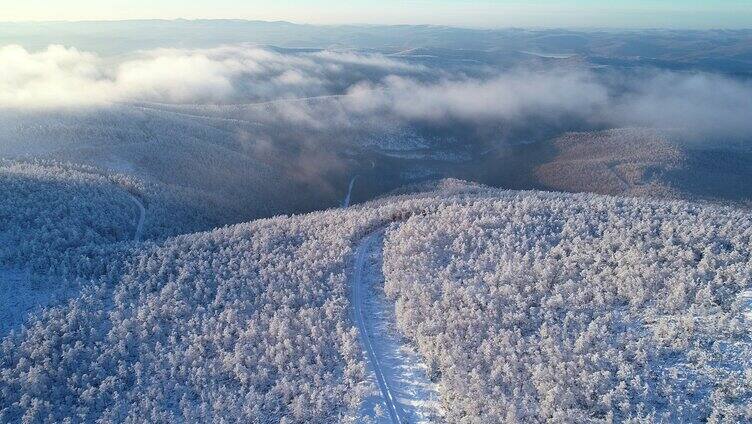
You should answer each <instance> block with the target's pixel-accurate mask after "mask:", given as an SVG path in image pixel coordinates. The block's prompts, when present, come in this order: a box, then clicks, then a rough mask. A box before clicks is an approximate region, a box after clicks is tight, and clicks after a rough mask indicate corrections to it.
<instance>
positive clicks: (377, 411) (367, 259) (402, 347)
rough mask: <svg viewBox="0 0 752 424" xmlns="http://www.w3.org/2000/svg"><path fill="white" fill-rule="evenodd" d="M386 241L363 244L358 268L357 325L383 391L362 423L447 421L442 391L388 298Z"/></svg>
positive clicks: (368, 402) (378, 238)
mask: <svg viewBox="0 0 752 424" xmlns="http://www.w3.org/2000/svg"><path fill="white" fill-rule="evenodd" d="M383 237H384V233H383V231H378V232H376V233H373V234H371V235H369V236H367V237H366V238H364V239H363V240H362V241H361V242H360V244H359V245H358V249H357V251H356V255H355V266H354V269H353V304H354V312H355V322H356V324H357V326H358V331H359V332H360V338H361V343H362V344H363V347H364V350H365V355H366V357H367V358H368V365H369V369H370V370H371V371H372V372H373V380H374V382H375V383H376V384H375V386H378V390H374V391H373V392H372V393H370V394H369V395H368V396H367V397H366V398H365V399H364V401H363V404H362V405H361V408H360V411H359V414H358V422H376V423H429V422H437V421H441V409H440V402H439V395H438V388H437V386H436V385H435V384H434V383H432V382H431V380H430V379H429V378H428V375H427V367H426V366H425V364H423V363H422V361H421V358H420V356H419V355H418V353H417V352H415V351H414V350H413V349H412V348H411V347H410V346H408V345H407V343H405V342H404V341H403V340H402V338H401V337H400V335H399V334H398V332H397V330H396V328H395V324H394V323H395V313H394V305H393V304H391V302H389V301H387V299H386V298H385V297H384V293H383V285H384V275H383V273H382V261H383V259H382V246H383Z"/></svg>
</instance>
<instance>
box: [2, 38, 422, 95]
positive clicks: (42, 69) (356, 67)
mask: <svg viewBox="0 0 752 424" xmlns="http://www.w3.org/2000/svg"><path fill="white" fill-rule="evenodd" d="M0 63H3V64H4V70H3V73H0V107H4V108H27V109H45V108H47V109H48V108H57V107H61V106H66V107H71V106H92V105H103V104H111V103H116V102H124V101H154V102H168V103H222V102H231V101H244V100H248V99H254V100H269V99H274V98H280V97H282V98H284V97H298V96H301V95H303V96H305V95H308V96H313V95H321V94H325V93H327V92H328V91H329V90H332V89H336V88H337V87H336V85H337V83H338V81H339V80H342V79H343V78H342V75H343V74H346V75H350V74H363V73H369V72H372V73H374V74H375V75H379V74H380V73H381V74H386V73H387V72H400V73H408V74H409V73H412V72H417V71H420V70H421V67H418V66H413V65H409V64H406V63H403V62H399V61H395V60H392V59H389V58H386V57H384V56H382V55H368V56H365V55H359V54H355V53H338V52H320V53H308V54H306V53H303V54H295V55H293V54H282V53H277V52H273V51H269V50H263V49H258V48H253V47H220V48H216V49H209V50H176V49H160V50H154V51H149V52H141V53H138V54H136V55H135V57H131V58H129V59H127V60H124V61H120V62H119V63H114V64H113V63H111V61H109V60H106V59H104V58H100V57H98V56H96V55H94V54H92V53H87V52H82V51H79V50H77V49H75V48H67V47H63V46H54V45H53V46H49V47H48V48H47V49H46V50H43V51H39V52H29V51H27V50H26V49H24V48H23V47H21V46H17V45H10V46H5V47H0ZM346 79H347V78H344V80H346Z"/></svg>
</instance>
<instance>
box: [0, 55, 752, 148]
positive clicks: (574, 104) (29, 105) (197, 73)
mask: <svg viewBox="0 0 752 424" xmlns="http://www.w3.org/2000/svg"><path fill="white" fill-rule="evenodd" d="M0 63H3V64H4V66H5V67H4V69H3V72H2V73H0V108H10V109H49V108H58V107H79V106H86V107H91V106H97V105H108V104H113V103H119V102H131V101H135V102H165V103H192V104H206V103H211V104H214V103H220V104H221V103H253V102H262V101H268V100H276V99H294V98H308V97H317V96H326V95H331V94H344V95H343V96H342V97H340V98H338V99H337V101H336V102H328V103H326V104H311V103H305V102H303V103H301V102H290V103H284V102H282V103H279V104H276V105H275V106H274V107H271V108H269V113H270V114H271V113H273V114H274V116H273V117H270V119H272V118H273V119H277V118H280V119H284V120H290V121H295V122H296V123H305V124H307V125H315V126H319V127H320V126H326V125H328V124H329V123H333V122H336V123H337V124H338V125H340V124H342V123H343V122H344V123H347V124H348V125H357V123H358V122H361V121H363V120H364V119H370V120H373V119H374V118H378V119H381V118H383V119H388V120H390V121H393V120H404V121H424V122H453V121H459V122H462V123H468V124H475V123H488V122H492V123H512V124H514V125H517V126H521V125H537V124H551V123H556V124H557V125H561V123H562V122H566V121H567V120H572V121H577V122H586V123H590V124H592V125H595V126H647V127H659V128H683V129H687V130H690V131H694V132H696V133H697V134H703V135H707V134H712V135H714V136H718V135H720V136H726V135H728V136H744V135H746V134H749V133H752V120H750V119H749V114H750V111H752V84H750V83H748V82H744V81H741V80H736V79H732V78H729V77H725V76H721V75H713V74H701V73H676V72H667V71H660V72H659V71H654V72H643V73H641V74H638V75H631V76H629V77H626V76H621V77H619V78H613V76H612V75H611V76H610V77H608V78H606V77H604V76H603V75H601V74H596V73H594V72H592V71H589V70H587V69H585V68H581V69H574V68H566V69H559V70H551V69H547V70H541V69H536V70H531V69H517V70H507V71H503V72H502V71H499V72H496V73H493V72H491V73H489V74H488V76H487V77H484V78H477V77H476V78H471V77H467V76H466V75H464V74H462V73H457V74H456V75H452V74H450V75H448V74H447V73H446V72H445V71H443V70H441V69H431V68H428V67H426V66H424V65H416V64H414V63H411V62H409V61H405V60H397V59H394V58H390V57H387V56H384V55H379V54H368V55H367V54H360V53H355V52H336V51H323V52H278V51H273V50H268V49H259V48H255V47H248V46H228V47H220V48H215V49H206V50H174V49H172V50H154V51H149V52H139V53H135V54H132V55H130V56H129V57H128V58H127V59H124V60H120V61H117V62H113V61H112V60H111V59H106V58H101V57H98V56H96V55H94V54H91V53H87V52H82V51H79V50H76V49H75V48H66V47H62V46H50V47H49V48H47V49H46V50H44V51H39V52H29V51H27V50H25V49H24V48H22V47H19V46H6V47H2V48H0ZM563 126H566V125H563Z"/></svg>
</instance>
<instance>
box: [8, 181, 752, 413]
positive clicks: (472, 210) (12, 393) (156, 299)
mask: <svg viewBox="0 0 752 424" xmlns="http://www.w3.org/2000/svg"><path fill="white" fill-rule="evenodd" d="M131 213H134V212H133V211H132V212H131ZM385 227H389V231H388V233H387V238H386V241H385V254H384V262H383V263H384V265H383V267H384V268H383V269H384V272H385V275H386V278H387V281H386V285H385V290H386V294H387V295H388V296H389V297H390V298H391V299H392V300H393V301H394V302H396V308H395V310H396V317H392V319H396V320H397V324H398V328H399V330H400V331H401V332H402V334H403V335H404V336H405V337H407V339H408V340H409V341H410V342H411V343H414V345H415V346H416V347H417V349H418V352H419V353H420V354H421V356H422V359H423V361H424V362H425V363H426V364H428V366H429V369H430V370H432V376H433V378H434V379H435V380H436V381H437V382H440V383H441V384H440V385H438V387H441V388H443V389H442V392H441V393H440V397H441V401H442V403H443V405H442V408H443V409H445V410H446V411H448V413H449V414H450V415H449V416H448V418H449V421H450V422H458V421H466V422H488V421H505V420H514V419H519V420H523V419H525V420H531V421H532V420H546V419H551V420H559V421H571V420H573V421H599V420H606V419H608V417H611V416H612V417H613V418H614V419H622V418H640V417H643V418H647V419H649V420H650V419H655V420H658V419H660V418H661V417H663V414H669V418H671V419H676V420H681V419H694V418H698V417H708V416H710V415H711V414H716V415H714V416H717V417H718V418H720V419H732V420H733V419H735V418H737V419H749V418H750V413H749V399H750V397H749V395H750V387H749V378H748V375H749V373H750V369H749V368H750V367H749V365H748V364H749V363H750V361H749V360H747V361H746V362H744V361H743V360H744V359H745V358H746V359H749V358H750V356H749V343H748V342H749V332H748V331H746V328H745V326H748V325H749V323H747V322H745V321H744V318H743V314H742V311H741V308H742V305H743V302H742V301H738V302H736V299H737V297H736V295H737V293H740V292H742V290H744V289H745V288H746V287H748V286H749V285H750V276H751V275H752V263H751V262H750V257H749V246H750V237H752V219H750V217H749V215H748V214H747V213H745V212H742V211H739V210H735V209H731V208H714V207H707V206H705V207H701V206H697V205H693V204H689V203H679V202H677V203H670V202H657V201H646V200H631V199H618V198H611V197H602V196H594V195H566V194H552V193H539V192H511V191H502V190H493V189H487V188H484V187H480V186H473V185H466V184H462V183H459V182H452V181H448V182H443V183H441V184H438V185H436V186H435V187H433V188H432V189H429V187H423V188H422V189H421V190H419V192H416V193H412V194H410V193H407V194H404V195H401V196H395V197H388V198H383V199H379V200H375V201H372V202H369V203H366V204H362V205H356V206H352V207H350V208H347V209H337V210H328V211H323V212H316V213H312V214H308V215H301V216H292V217H286V216H281V217H276V218H272V219H266V220H260V221H255V222H251V223H246V224H238V225H235V226H231V227H225V228H221V229H217V230H215V231H212V232H206V233H196V234H190V235H184V236H178V237H175V238H170V239H167V240H164V241H160V242H158V243H154V242H147V243H144V244H140V245H138V246H135V248H134V246H133V245H128V246H129V247H128V248H125V247H123V248H121V249H119V250H118V249H110V250H108V251H107V252H106V254H104V255H102V256H97V255H96V254H93V255H92V256H91V257H89V258H88V259H87V260H88V261H91V262H94V263H97V262H102V263H106V264H107V266H102V267H101V268H92V269H99V270H100V271H99V273H98V274H97V273H96V272H92V273H90V275H89V276H88V277H89V280H88V283H87V284H86V285H85V287H84V289H83V290H82V292H81V293H80V295H79V296H77V297H76V298H74V299H72V300H70V301H68V302H64V303H60V304H58V305H57V306H55V307H51V308H47V309H46V310H45V311H44V312H43V313H40V314H38V315H37V316H36V317H35V318H33V319H32V320H31V322H29V323H28V324H27V325H26V327H25V329H24V330H23V331H22V332H16V333H14V334H11V335H10V336H8V337H6V338H5V339H4V340H3V342H2V347H1V349H2V352H0V421H2V422H13V421H19V420H22V419H25V420H28V421H31V422H36V421H48V422H58V421H63V420H65V419H66V418H70V419H72V420H73V421H77V420H81V421H95V420H102V421H144V420H147V421H153V422H180V421H186V422H196V421H222V420H224V421H242V422H278V421H279V422H351V421H353V420H354V419H355V417H356V416H357V411H358V409H359V407H360V404H361V401H362V400H363V399H364V398H366V397H367V396H369V394H371V393H373V390H374V387H373V386H372V383H371V381H372V378H371V377H370V375H369V372H370V371H369V368H368V367H367V366H366V360H365V355H364V350H363V347H362V346H361V344H360V339H359V337H358V332H357V327H356V325H355V323H354V321H353V318H352V317H353V315H352V309H351V308H352V304H351V293H352V292H351V288H352V287H351V282H352V278H351V277H352V273H353V265H354V264H353V260H354V253H355V251H356V247H357V246H358V244H359V242H360V241H361V240H362V239H363V237H365V236H366V235H367V234H370V233H371V232H372V231H374V230H376V229H380V228H385ZM735 302H736V303H735ZM732 355H736V356H735V358H736V359H735V360H736V362H733V363H732V362H728V361H729V360H730V359H729V358H730V357H731V356H732ZM745 373H746V375H747V376H746V377H745ZM745 378H746V380H745ZM669 389H672V390H669ZM678 406H681V408H682V409H677V408H676V407H678ZM745 408H746V409H745ZM721 413H723V414H726V415H724V416H723V417H721V416H720V415H718V414H721ZM651 414H655V415H651ZM734 414H735V415H734ZM745 414H746V415H745Z"/></svg>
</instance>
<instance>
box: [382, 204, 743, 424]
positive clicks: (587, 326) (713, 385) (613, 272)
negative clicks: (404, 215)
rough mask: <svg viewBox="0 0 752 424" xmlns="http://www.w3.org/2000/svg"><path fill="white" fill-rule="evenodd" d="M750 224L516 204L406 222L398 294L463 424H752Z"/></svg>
mask: <svg viewBox="0 0 752 424" xmlns="http://www.w3.org/2000/svg"><path fill="white" fill-rule="evenodd" d="M751 237H752V221H751V220H750V217H749V214H748V213H746V212H740V211H737V210H733V209H722V208H714V207H707V208H702V207H698V206H695V205H691V204H686V203H673V202H666V203H663V202H644V201H637V200H626V199H620V198H610V197H598V196H583V195H579V196H561V195H553V194H532V193H528V194H522V193H521V194H512V193H510V194H504V195H501V196H499V197H496V196H489V197H488V198H485V199H482V200H478V201H475V202H473V203H472V204H471V205H469V206H468V205H466V204H462V203H457V204H452V205H448V206H446V207H442V208H440V209H439V210H438V211H437V212H435V213H432V214H430V215H428V216H420V217H414V218H411V219H409V220H407V221H406V222H405V223H402V224H395V225H394V226H393V227H392V229H391V231H390V233H389V236H388V239H387V242H386V245H385V257H384V273H385V275H386V279H387V281H386V286H385V290H386V292H387V295H388V296H389V297H390V298H391V299H393V300H394V301H395V302H396V310H397V323H398V326H399V328H400V330H401V331H402V332H403V333H404V334H405V335H406V336H407V337H408V338H409V339H410V340H412V341H413V342H414V343H415V344H416V345H417V347H418V348H419V350H420V352H421V353H422V354H423V355H424V356H425V358H426V362H427V363H428V365H429V367H430V368H431V369H432V372H433V374H434V376H435V378H436V379H438V380H440V381H441V383H442V385H443V387H444V388H445V390H446V392H445V393H444V397H445V401H446V405H447V407H448V408H449V411H450V416H449V421H450V422H520V421H522V422H540V421H554V422H587V421H605V422H613V421H616V422H624V421H630V420H638V421H647V422H701V421H708V420H709V421H711V422H748V421H750V420H752V380H751V379H750V376H751V375H752V342H750V331H749V325H750V323H749V322H745V321H744V319H743V312H744V308H748V307H749V305H747V304H746V303H744V302H743V301H742V299H741V298H740V297H739V294H740V293H741V292H742V291H743V290H745V289H747V288H748V287H749V286H750V285H751V284H752V257H750V246H752V239H751Z"/></svg>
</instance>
